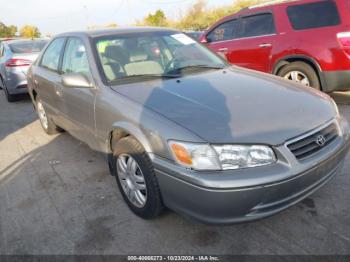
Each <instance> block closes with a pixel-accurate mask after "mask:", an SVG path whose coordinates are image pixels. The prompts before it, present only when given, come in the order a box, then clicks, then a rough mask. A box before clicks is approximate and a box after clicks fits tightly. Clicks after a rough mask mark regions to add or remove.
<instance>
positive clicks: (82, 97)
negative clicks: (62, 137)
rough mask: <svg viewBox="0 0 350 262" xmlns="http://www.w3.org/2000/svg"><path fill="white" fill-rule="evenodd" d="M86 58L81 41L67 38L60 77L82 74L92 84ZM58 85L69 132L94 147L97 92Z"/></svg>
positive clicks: (86, 54)
mask: <svg viewBox="0 0 350 262" xmlns="http://www.w3.org/2000/svg"><path fill="white" fill-rule="evenodd" d="M88 56H89V55H88V53H87V49H86V45H85V44H84V42H83V40H82V39H81V38H78V37H69V38H68V41H67V44H66V48H65V51H64V56H63V60H62V69H61V70H62V75H63V76H64V75H65V74H71V73H78V74H82V75H84V76H85V77H86V78H87V79H89V81H90V82H91V83H92V82H93V78H92V74H91V69H90V65H89V59H88ZM60 85H61V86H60V88H61V99H62V109H61V110H62V114H63V115H64V117H65V119H66V121H67V124H68V125H69V127H68V128H69V132H70V133H71V134H72V135H73V136H75V137H77V138H78V139H80V140H82V141H84V142H86V143H88V144H89V145H90V146H92V147H94V145H92V144H91V143H93V142H94V141H95V116H94V112H95V111H94V101H95V94H96V91H97V90H96V89H95V88H94V87H91V88H72V87H63V86H62V84H60Z"/></svg>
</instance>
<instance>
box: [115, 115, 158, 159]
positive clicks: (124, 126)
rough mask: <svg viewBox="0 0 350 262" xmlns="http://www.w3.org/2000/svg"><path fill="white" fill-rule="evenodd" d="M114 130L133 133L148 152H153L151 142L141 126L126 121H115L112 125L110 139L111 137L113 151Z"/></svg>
mask: <svg viewBox="0 0 350 262" xmlns="http://www.w3.org/2000/svg"><path fill="white" fill-rule="evenodd" d="M114 132H124V134H128V135H132V136H133V137H135V139H136V140H137V141H139V142H140V143H141V145H142V146H143V148H144V149H145V151H146V152H148V153H152V152H153V149H152V146H151V144H150V143H149V140H148V139H147V137H146V135H145V134H144V132H143V131H142V130H141V128H140V127H138V126H137V125H135V124H132V123H129V122H126V121H121V122H115V123H113V125H112V130H111V133H110V137H109V139H111V140H110V141H111V143H110V145H111V151H112V148H113V146H114V144H113V140H112V137H113V133H114ZM117 140H118V139H117ZM115 142H117V141H115Z"/></svg>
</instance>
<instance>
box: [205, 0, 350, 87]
mask: <svg viewBox="0 0 350 262" xmlns="http://www.w3.org/2000/svg"><path fill="white" fill-rule="evenodd" d="M201 42H202V43H207V45H208V46H209V47H210V48H212V49H213V50H214V51H216V52H218V53H221V54H223V55H225V56H226V58H227V59H228V61H229V62H231V63H233V64H235V65H238V66H242V67H247V68H250V69H255V70H259V71H262V72H267V73H272V74H275V75H279V76H282V77H284V78H286V79H290V80H294V81H297V82H300V83H302V84H304V85H306V86H312V87H314V88H316V89H321V90H323V91H324V92H332V91H336V90H337V91H345V90H350V0H323V1H320V0H300V1H279V3H277V4H276V1H274V2H273V3H265V4H261V5H256V6H253V7H249V8H245V9H242V10H241V11H239V12H238V13H236V14H234V15H230V16H228V17H225V18H223V19H221V20H220V21H218V22H217V23H216V24H214V25H213V26H212V27H211V28H210V29H209V30H208V31H207V32H206V33H205V34H204V35H203V36H202V37H201Z"/></svg>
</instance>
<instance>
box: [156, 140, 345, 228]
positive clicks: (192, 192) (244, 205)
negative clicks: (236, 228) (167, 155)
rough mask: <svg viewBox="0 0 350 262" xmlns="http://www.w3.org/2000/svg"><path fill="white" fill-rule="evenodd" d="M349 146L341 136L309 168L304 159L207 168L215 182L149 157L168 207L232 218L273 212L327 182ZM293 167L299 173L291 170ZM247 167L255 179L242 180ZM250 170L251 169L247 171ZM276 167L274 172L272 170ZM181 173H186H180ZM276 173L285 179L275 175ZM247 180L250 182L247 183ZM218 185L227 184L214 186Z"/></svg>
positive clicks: (206, 217) (219, 219)
mask: <svg viewBox="0 0 350 262" xmlns="http://www.w3.org/2000/svg"><path fill="white" fill-rule="evenodd" d="M349 147H350V142H349V140H348V141H345V140H342V139H341V141H338V143H335V144H334V145H333V148H332V149H331V150H330V151H331V152H330V151H328V152H327V153H326V154H328V155H327V157H325V156H324V155H323V156H319V159H317V160H316V159H313V160H312V161H311V162H312V163H313V166H311V167H309V168H307V169H305V166H306V165H308V164H307V163H306V164H303V165H301V167H298V168H295V169H293V168H292V167H291V166H292V165H289V166H284V163H277V164H276V165H275V166H270V167H265V168H255V169H254V170H253V169H251V170H249V169H247V170H241V171H239V173H241V174H240V175H239V176H238V173H237V175H236V174H233V172H231V173H230V174H224V173H221V174H211V177H214V179H215V177H216V180H219V183H218V184H216V185H214V183H213V181H210V180H209V181H208V180H206V178H208V177H207V176H206V175H204V176H203V177H202V179H201V180H200V179H198V178H194V177H195V176H196V174H194V173H193V172H194V171H190V170H188V171H184V170H182V171H180V172H179V169H178V167H176V165H174V164H171V163H169V162H168V163H165V162H167V161H165V160H163V159H154V161H153V162H154V165H155V170H156V175H157V179H158V182H159V186H160V189H161V193H162V197H163V201H164V204H165V205H166V206H167V207H169V208H170V209H172V210H174V211H177V212H179V213H181V214H183V215H185V216H189V217H190V218H194V219H196V220H198V221H201V222H204V223H214V224H231V223H239V222H247V221H252V220H257V219H261V218H264V217H267V216H270V215H273V214H275V213H277V212H280V211H282V210H284V209H286V208H288V207H290V206H291V205H293V204H295V203H297V202H299V201H301V200H302V199H304V198H306V197H307V196H308V195H310V194H312V193H313V192H315V191H316V190H317V189H319V188H320V187H322V186H323V185H325V184H326V183H327V182H328V181H329V180H331V178H332V177H334V175H335V174H336V173H337V171H339V170H340V169H341V168H342V166H343V163H344V159H345V156H346V153H347V152H348V150H349ZM321 158H323V159H322V160H321ZM314 163H317V164H316V165H315V164H314ZM303 168H304V170H302V171H300V170H301V169H303ZM268 169H270V171H269V170H268ZM296 170H298V171H297V173H295V174H293V172H296ZM245 172H246V174H247V178H248V177H249V175H250V177H251V178H252V177H254V179H247V180H246V181H243V180H241V179H240V178H241V177H244V176H245V175H244V173H245ZM248 172H250V173H251V174H249V175H248ZM269 172H270V174H272V176H270V177H269V178H270V179H271V178H272V177H274V179H275V181H273V182H269V183H264V182H262V181H261V182H259V180H258V179H256V178H257V177H258V176H260V177H267V176H265V175H264V173H266V174H269ZM275 172H276V176H274V175H273V173H275ZM277 173H278V175H277ZM181 176H182V177H184V178H185V179H181ZM238 177H239V178H238ZM280 177H285V179H279V178H280ZM220 179H221V180H220ZM225 180H226V181H225ZM248 183H252V185H251V186H248ZM234 184H236V185H237V187H234V186H233V185H234ZM244 184H247V186H244ZM253 184H255V185H253ZM218 185H222V186H223V187H224V186H227V185H229V187H228V188H218Z"/></svg>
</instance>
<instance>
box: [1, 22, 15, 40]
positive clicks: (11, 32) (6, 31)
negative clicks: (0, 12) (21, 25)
mask: <svg viewBox="0 0 350 262" xmlns="http://www.w3.org/2000/svg"><path fill="white" fill-rule="evenodd" d="M16 32H17V27H16V26H14V25H10V26H6V25H5V24H4V23H1V22H0V37H13V36H15V35H16Z"/></svg>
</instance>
